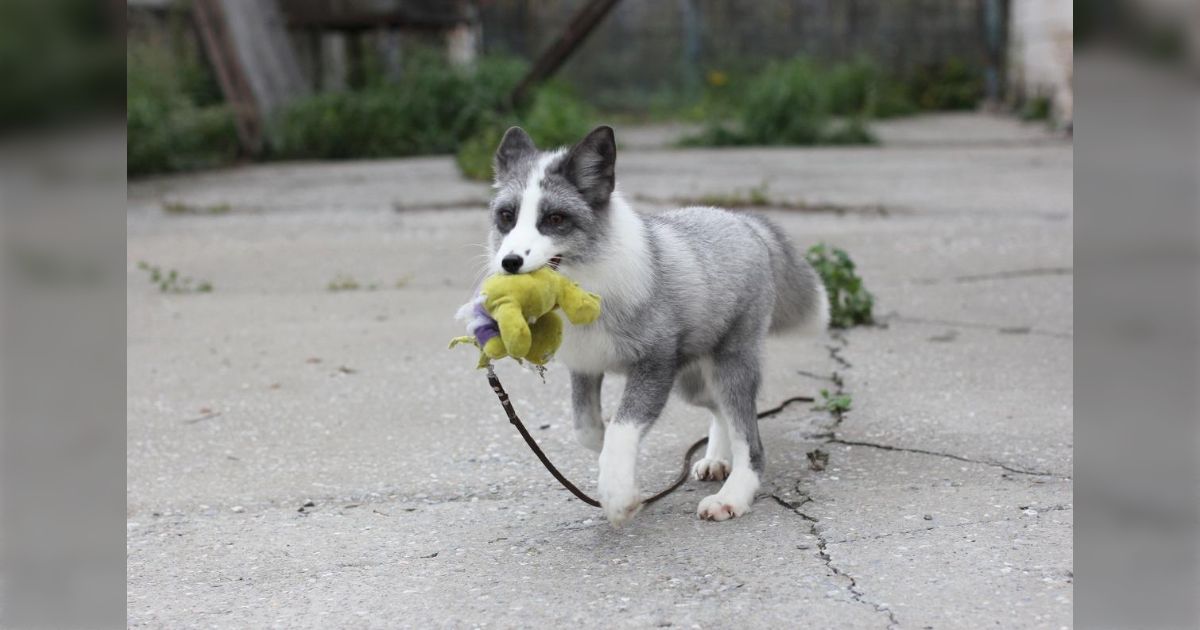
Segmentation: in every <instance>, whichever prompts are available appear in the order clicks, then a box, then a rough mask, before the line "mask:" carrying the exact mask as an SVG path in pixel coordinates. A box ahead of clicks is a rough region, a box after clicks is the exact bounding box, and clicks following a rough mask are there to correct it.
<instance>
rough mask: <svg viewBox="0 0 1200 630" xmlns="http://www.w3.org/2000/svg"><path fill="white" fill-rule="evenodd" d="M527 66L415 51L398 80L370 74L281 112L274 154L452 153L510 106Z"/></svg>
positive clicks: (322, 156)
mask: <svg viewBox="0 0 1200 630" xmlns="http://www.w3.org/2000/svg"><path fill="white" fill-rule="evenodd" d="M524 71H525V64H524V63H522V62H519V61H515V60H512V59H507V58H485V59H481V60H480V61H479V62H478V63H477V64H475V66H474V68H473V69H465V68H455V67H451V66H449V65H448V64H447V63H446V62H444V61H442V60H441V59H440V58H438V57H436V56H433V55H425V54H422V55H414V56H413V57H412V58H411V59H410V60H409V61H408V63H406V64H405V65H404V68H403V71H402V73H401V76H400V78H399V79H397V80H395V81H387V80H384V79H383V78H382V77H374V78H372V79H370V80H369V81H368V83H367V85H366V86H365V87H364V88H362V89H360V90H355V91H347V92H326V93H323V94H317V95H315V96H312V97H309V98H307V99H304V100H301V101H299V102H296V103H294V104H292V105H291V106H289V107H288V108H287V109H286V110H284V111H283V112H281V114H280V116H279V118H278V120H277V121H276V124H275V126H274V127H273V129H272V134H271V140H272V142H271V150H270V155H271V157H276V158H318V159H346V158H372V157H389V156H402V155H419V154H427V153H453V152H454V151H455V150H456V149H457V148H458V147H459V145H460V144H462V143H463V142H464V141H466V140H467V139H468V138H470V137H472V136H473V135H474V134H476V133H477V132H478V131H479V130H480V129H481V128H483V127H484V126H485V125H486V124H488V123H489V122H490V121H491V120H492V118H493V117H494V116H495V114H494V112H496V111H498V110H502V109H504V108H505V105H506V101H507V98H508V94H509V92H510V91H511V89H512V87H513V86H514V85H516V83H517V81H519V80H520V78H521V76H522V74H523V73H524Z"/></svg>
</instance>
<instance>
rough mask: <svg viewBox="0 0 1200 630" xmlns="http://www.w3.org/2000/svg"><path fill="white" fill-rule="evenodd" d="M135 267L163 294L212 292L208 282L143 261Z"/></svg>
mask: <svg viewBox="0 0 1200 630" xmlns="http://www.w3.org/2000/svg"><path fill="white" fill-rule="evenodd" d="M137 266H138V269H141V270H142V271H145V272H146V273H148V274H150V283H151V284H153V285H156V286H157V287H158V290H159V291H162V292H163V293H211V292H212V290H213V285H212V283H211V282H209V281H208V280H196V279H194V278H192V277H190V276H184V275H181V274H180V273H179V272H178V271H176V270H174V269H167V270H164V269H163V268H162V267H159V266H158V265H152V264H150V263H148V262H146V261H144V260H143V261H139V262H138V264H137Z"/></svg>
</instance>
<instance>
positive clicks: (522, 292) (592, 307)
mask: <svg viewBox="0 0 1200 630" xmlns="http://www.w3.org/2000/svg"><path fill="white" fill-rule="evenodd" d="M479 293H480V295H479V297H478V298H477V299H475V300H472V301H471V302H469V303H467V304H465V305H463V308H462V309H459V317H460V318H462V319H465V320H467V330H468V332H470V333H471V335H469V336H466V337H458V338H456V339H454V340H452V341H451V342H450V346H451V347H454V346H455V345H457V344H459V343H473V344H475V345H476V346H478V347H479V349H480V350H482V351H483V354H482V356H480V358H479V364H480V366H484V365H487V363H488V361H489V360H495V359H501V358H504V357H506V356H509V357H513V358H514V359H518V360H522V359H524V360H527V361H530V362H531V363H535V364H537V365H544V364H545V363H546V362H547V361H549V360H550V358H551V357H552V356H553V355H554V352H555V351H556V350H558V346H559V345H560V344H561V343H562V320H560V319H559V318H558V315H557V314H556V313H554V309H556V308H561V309H562V312H563V313H564V314H565V315H566V316H567V319H568V320H570V322H571V323H572V324H575V325H582V324H590V323H592V322H594V321H596V318H598V317H600V296H598V295H596V294H594V293H588V292H587V291H584V290H583V289H581V288H579V285H577V284H575V283H574V282H571V281H570V280H568V279H567V278H566V277H565V276H563V275H561V274H559V273H558V272H557V271H554V270H553V269H550V268H549V267H542V268H541V269H538V270H537V271H533V272H531V273H524V274H496V275H494V276H492V277H490V278H488V279H487V280H485V281H484V283H483V287H482V288H481V289H480V291H479Z"/></svg>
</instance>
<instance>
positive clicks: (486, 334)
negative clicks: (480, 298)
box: [474, 302, 500, 348]
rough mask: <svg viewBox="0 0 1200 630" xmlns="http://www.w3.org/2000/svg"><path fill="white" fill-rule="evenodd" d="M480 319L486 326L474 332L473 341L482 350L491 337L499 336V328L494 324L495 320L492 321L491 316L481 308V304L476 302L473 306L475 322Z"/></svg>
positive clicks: (481, 326) (479, 327)
mask: <svg viewBox="0 0 1200 630" xmlns="http://www.w3.org/2000/svg"><path fill="white" fill-rule="evenodd" d="M480 319H484V320H487V323H486V324H482V325H480V326H478V327H477V328H475V331H474V332H475V341H476V343H478V344H479V347H480V348H482V347H483V346H484V344H486V343H487V342H488V341H490V340H491V339H492V338H493V337H497V336H499V335H500V326H499V325H497V324H496V320H494V319H492V316H491V315H489V314H488V312H487V310H486V309H484V308H483V303H482V302H477V303H476V304H475V321H479V320H480Z"/></svg>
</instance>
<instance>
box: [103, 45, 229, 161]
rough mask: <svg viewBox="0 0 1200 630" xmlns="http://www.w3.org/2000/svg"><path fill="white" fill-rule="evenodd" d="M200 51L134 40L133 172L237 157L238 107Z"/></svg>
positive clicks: (130, 81)
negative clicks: (227, 101) (226, 100)
mask: <svg viewBox="0 0 1200 630" xmlns="http://www.w3.org/2000/svg"><path fill="white" fill-rule="evenodd" d="M197 55H198V53H195V52H194V51H193V52H188V51H187V50H186V49H180V48H172V47H170V46H167V45H162V44H150V43H145V42H130V43H129V47H128V50H127V52H126V65H127V68H128V70H127V73H128V74H127V81H126V123H127V125H128V148H127V156H128V162H127V167H126V168H127V170H128V172H129V174H131V175H139V174H147V173H158V172H166V171H179V170H186V169H195V168H205V167H213V166H219V165H222V164H228V163H231V162H232V161H233V160H234V159H236V158H237V155H238V138H237V129H236V127H235V126H234V119H233V112H232V110H231V109H230V108H229V107H228V106H226V105H224V104H223V103H222V102H221V96H220V91H219V90H218V89H217V87H216V84H215V82H214V81H213V79H212V77H211V76H210V75H209V73H208V71H207V69H206V68H205V66H204V65H203V64H202V62H201V60H200V59H199V57H198V56H197Z"/></svg>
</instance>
